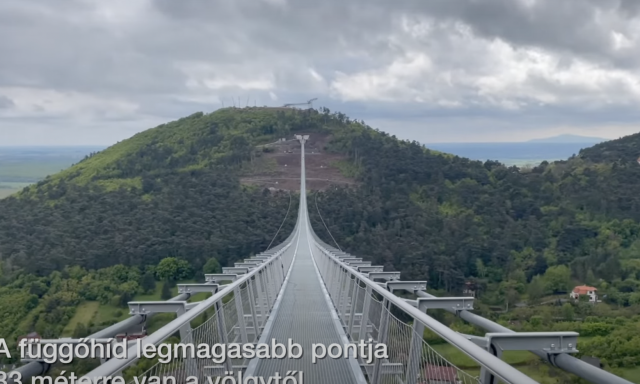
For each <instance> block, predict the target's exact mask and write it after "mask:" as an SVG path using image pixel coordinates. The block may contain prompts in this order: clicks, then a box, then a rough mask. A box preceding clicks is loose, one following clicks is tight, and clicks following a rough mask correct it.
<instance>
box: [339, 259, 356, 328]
mask: <svg viewBox="0 0 640 384" xmlns="http://www.w3.org/2000/svg"><path fill="white" fill-rule="evenodd" d="M346 273H347V280H348V283H347V286H346V289H345V292H346V293H345V299H344V303H343V304H342V318H343V319H344V325H345V327H346V326H348V325H349V319H348V318H347V310H348V309H349V306H350V305H351V303H352V302H353V288H352V287H351V286H352V285H353V282H352V281H351V280H352V279H351V278H352V277H353V280H354V281H355V279H356V277H355V276H352V275H351V273H350V272H349V271H346ZM350 293H351V295H349V294H350ZM349 298H351V301H349Z"/></svg>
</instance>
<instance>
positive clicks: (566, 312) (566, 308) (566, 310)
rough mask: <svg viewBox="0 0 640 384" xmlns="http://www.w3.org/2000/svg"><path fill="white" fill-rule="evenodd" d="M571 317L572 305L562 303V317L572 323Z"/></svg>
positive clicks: (572, 312)
mask: <svg viewBox="0 0 640 384" xmlns="http://www.w3.org/2000/svg"><path fill="white" fill-rule="evenodd" d="M573 315H574V310H573V305H571V304H570V303H564V304H563V305H562V316H563V317H564V319H565V320H567V321H573Z"/></svg>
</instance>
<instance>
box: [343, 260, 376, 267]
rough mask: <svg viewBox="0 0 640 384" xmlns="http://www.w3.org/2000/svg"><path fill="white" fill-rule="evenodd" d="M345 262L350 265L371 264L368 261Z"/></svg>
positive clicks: (361, 265) (367, 265) (364, 265)
mask: <svg viewBox="0 0 640 384" xmlns="http://www.w3.org/2000/svg"><path fill="white" fill-rule="evenodd" d="M347 264H349V266H350V267H370V266H371V262H370V261H349V262H347Z"/></svg>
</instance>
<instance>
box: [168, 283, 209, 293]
mask: <svg viewBox="0 0 640 384" xmlns="http://www.w3.org/2000/svg"><path fill="white" fill-rule="evenodd" d="M217 290H218V284H178V292H179V293H189V294H194V293H202V292H206V293H214V292H216V291H217Z"/></svg>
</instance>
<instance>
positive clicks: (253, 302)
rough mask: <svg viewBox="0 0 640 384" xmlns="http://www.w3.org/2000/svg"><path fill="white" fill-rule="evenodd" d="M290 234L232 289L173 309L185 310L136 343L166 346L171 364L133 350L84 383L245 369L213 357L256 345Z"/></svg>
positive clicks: (286, 261) (286, 262) (288, 254)
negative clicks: (203, 353) (231, 347)
mask: <svg viewBox="0 0 640 384" xmlns="http://www.w3.org/2000/svg"><path fill="white" fill-rule="evenodd" d="M296 227H297V226H296ZM294 234H295V231H294V233H292V235H291V236H289V238H288V239H287V241H286V242H285V243H283V244H281V245H279V246H278V247H276V248H274V249H272V250H271V251H269V252H265V253H264V254H261V255H258V256H256V257H255V258H252V260H254V261H259V262H256V264H255V265H254V266H253V267H250V268H247V272H246V273H245V274H241V275H238V276H236V278H234V279H232V280H233V281H232V282H231V283H229V284H226V285H220V286H216V287H218V288H217V290H216V291H213V292H212V293H213V295H212V296H211V297H209V298H208V299H205V300H203V301H200V302H198V303H194V304H186V302H180V303H178V304H175V303H174V304H175V305H177V306H179V305H180V304H182V305H184V307H185V308H184V309H183V310H182V311H180V310H179V311H178V316H177V318H176V319H175V320H173V321H171V322H170V323H169V324H167V325H165V326H163V327H162V328H160V329H159V330H157V331H155V332H153V333H152V334H151V335H149V336H147V337H145V338H144V339H142V340H141V347H142V348H141V349H144V347H145V346H146V345H148V344H153V345H159V344H161V343H164V344H167V345H169V347H170V348H172V352H171V353H170V354H169V355H170V356H171V358H170V359H169V358H168V359H166V361H163V359H162V356H160V355H161V354H160V353H158V355H159V356H160V357H156V358H154V359H146V358H141V359H139V357H140V356H138V355H137V353H136V349H134V348H135V347H131V348H130V350H129V353H128V354H127V355H128V357H127V358H126V359H112V360H109V361H107V362H105V363H104V364H103V365H101V366H100V367H98V368H96V369H94V370H93V371H92V372H90V373H88V374H87V375H86V376H85V377H86V378H90V379H94V378H95V379H98V380H95V381H92V382H98V381H100V378H101V377H109V376H116V375H118V374H122V375H123V376H124V379H125V381H126V382H127V383H134V382H135V380H134V378H136V379H137V380H138V382H143V381H142V380H144V378H145V377H147V378H148V377H160V378H162V377H173V378H174V379H175V383H176V384H179V383H182V382H186V379H187V377H189V376H194V377H197V378H199V379H204V378H205V377H217V376H224V375H225V374H226V372H228V371H233V370H237V369H243V367H244V366H246V363H247V362H246V361H244V359H242V358H240V359H238V358H234V357H233V355H231V357H230V358H226V357H227V355H225V356H224V357H225V358H224V359H222V358H217V357H215V356H217V355H216V353H217V352H219V353H223V352H224V353H227V352H229V351H227V350H226V349H225V346H228V345H230V344H233V343H236V344H239V345H242V344H246V343H255V342H256V341H257V340H258V337H259V335H260V333H261V332H262V329H263V327H264V324H265V323H266V319H267V318H268V316H269V314H270V312H271V310H272V308H273V305H274V303H275V300H276V296H277V294H278V292H279V290H280V288H281V287H282V284H283V283H284V278H285V271H287V270H288V269H289V267H290V266H291V262H292V259H293V250H290V249H289V247H290V245H291V242H292V239H293V237H294ZM201 286H202V285H201ZM166 303H168V302H157V304H166ZM153 304H156V303H153V302H151V303H142V304H141V305H147V306H148V308H151V311H153V308H154V306H153ZM187 305H189V307H187ZM171 308H172V307H171ZM147 310H148V309H147ZM164 311H165V312H166V311H167V310H166V309H165V310H164ZM199 317H200V320H201V321H202V323H201V324H200V325H199V326H198V327H196V328H194V329H192V327H191V322H192V321H193V320H196V319H197V318H199ZM178 335H179V336H178ZM176 336H178V337H176ZM205 346H206V348H207V349H208V350H209V351H210V352H209V353H208V355H206V358H198V356H199V354H198V351H197V349H198V348H204V347H205ZM158 351H159V350H158ZM216 351H217V352H216ZM212 355H213V358H212Z"/></svg>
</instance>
